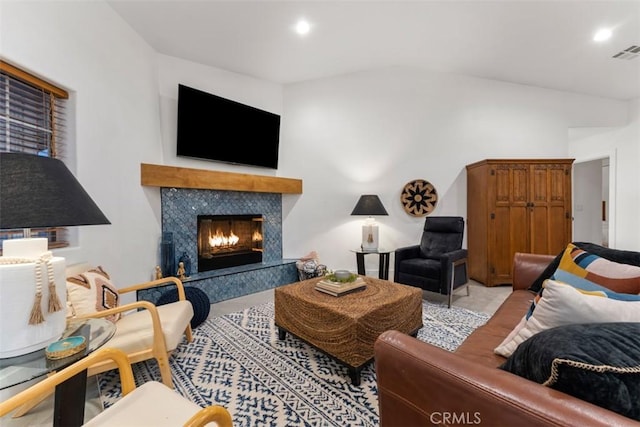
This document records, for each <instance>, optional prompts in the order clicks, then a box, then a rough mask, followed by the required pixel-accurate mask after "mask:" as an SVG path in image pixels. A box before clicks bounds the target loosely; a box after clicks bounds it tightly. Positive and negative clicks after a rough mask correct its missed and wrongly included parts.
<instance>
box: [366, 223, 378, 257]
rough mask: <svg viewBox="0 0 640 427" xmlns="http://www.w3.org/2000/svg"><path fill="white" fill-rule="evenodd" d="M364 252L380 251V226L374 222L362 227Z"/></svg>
mask: <svg viewBox="0 0 640 427" xmlns="http://www.w3.org/2000/svg"><path fill="white" fill-rule="evenodd" d="M362 250H363V251H367V252H375V251H377V250H378V224H376V223H375V222H373V221H369V222H366V223H365V224H364V225H363V226H362Z"/></svg>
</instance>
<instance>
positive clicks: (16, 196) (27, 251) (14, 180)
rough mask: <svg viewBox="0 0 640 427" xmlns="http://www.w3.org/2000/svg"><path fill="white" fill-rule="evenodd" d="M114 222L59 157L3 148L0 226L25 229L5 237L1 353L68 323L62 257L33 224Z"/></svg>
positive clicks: (36, 343) (37, 344) (38, 342)
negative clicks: (34, 234)
mask: <svg viewBox="0 0 640 427" xmlns="http://www.w3.org/2000/svg"><path fill="white" fill-rule="evenodd" d="M98 224H110V222H109V220H108V219H107V218H106V217H105V216H104V214H103V213H102V212H101V211H100V209H99V208H98V206H97V205H96V204H95V203H94V201H93V200H92V199H91V197H90V196H89V195H88V194H87V192H86V191H85V190H84V188H82V186H81V185H80V183H79V182H78V181H77V180H76V178H75V177H74V176H73V174H72V173H71V172H70V171H69V169H67V167H66V166H65V164H64V163H63V162H62V161H61V160H59V159H53V158H49V157H42V156H38V155H33V154H24V153H0V229H3V230H6V229H23V233H24V238H22V239H10V240H4V241H3V242H2V256H1V257H0V358H7V357H14V356H19V355H22V354H26V353H30V352H33V351H36V350H40V349H42V348H44V347H46V346H47V345H48V344H50V343H52V342H54V341H57V340H58V339H59V338H60V336H61V335H62V332H63V331H64V329H65V324H66V277H65V273H64V270H65V261H64V258H61V257H54V256H53V255H52V253H51V252H50V251H49V250H48V240H47V239H46V238H31V237H30V236H31V228H47V227H69V226H77V225H98Z"/></svg>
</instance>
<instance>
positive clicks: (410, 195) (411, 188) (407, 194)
mask: <svg viewBox="0 0 640 427" xmlns="http://www.w3.org/2000/svg"><path fill="white" fill-rule="evenodd" d="M400 202H401V203H402V207H404V211H405V212H406V213H408V214H409V215H413V216H426V215H429V214H430V213H431V212H433V210H434V209H435V208H436V204H437V203H438V193H437V192H436V189H435V187H434V186H433V185H432V184H431V183H430V182H429V181H425V180H424V179H415V180H413V181H410V182H408V183H407V184H406V185H405V186H404V188H403V189H402V193H401V194H400Z"/></svg>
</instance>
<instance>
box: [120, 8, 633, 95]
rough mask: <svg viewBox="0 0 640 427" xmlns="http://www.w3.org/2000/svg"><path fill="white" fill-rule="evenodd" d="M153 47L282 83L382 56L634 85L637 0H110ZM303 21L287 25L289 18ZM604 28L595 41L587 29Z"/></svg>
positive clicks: (543, 80) (604, 91) (571, 85)
mask: <svg viewBox="0 0 640 427" xmlns="http://www.w3.org/2000/svg"><path fill="white" fill-rule="evenodd" d="M108 3H109V4H110V5H111V7H112V8H113V9H114V10H115V11H116V12H117V13H118V14H119V15H120V16H122V18H123V19H124V20H125V21H127V22H128V23H129V24H130V25H131V27H132V28H133V29H134V30H135V31H136V32H137V33H139V34H140V35H141V36H142V37H143V38H144V39H145V40H146V41H147V42H148V43H149V44H150V45H151V46H152V47H153V48H154V49H155V50H156V51H158V52H160V53H162V54H166V55H170V56H175V57H179V58H183V59H186V60H189V61H194V62H197V63H201V64H205V65H210V66H214V67H217V68H222V69H225V70H229V71H233V72H237V73H242V74H245V75H249V76H254V77H257V78H260V79H265V80H269V81H273V82H277V83H282V84H289V83H295V82H300V81H304V80H309V79H318V78H325V77H329V76H334V75H339V74H343V73H349V72H355V71H362V70H368V69H376V68H384V67H395V66H401V67H404V66H406V67H420V68H423V69H428V70H433V71H440V72H447V73H455V74H462V75H468V76H475V77H481V78H488V79H494V80H500V81H504V82H511V83H518V84H525V85H531V86H538V87H544V88H549V89H557V90H562V91H569V92H577V93H582V94H588V95H596V96H602V97H608V98H616V99H622V100H626V99H632V98H637V97H640V48H639V49H638V52H636V53H635V54H634V53H627V54H624V55H622V56H624V58H621V57H618V58H614V56H615V55H616V54H618V53H619V52H623V51H625V50H626V49H628V48H630V47H632V46H636V47H639V46H640V1H635V0H634V1H577V0H574V1H571V0H566V1H542V0H541V1H518V0H512V1H481V0H476V1H362V0H352V1H268V0H263V1H214V0H198V1H188V0H163V1H144V0H142V1H141V0H136V1H133V0H112V1H109V2H108ZM303 18H304V19H306V20H307V21H308V22H309V24H310V31H309V33H308V34H306V35H304V36H300V35H299V34H297V33H296V32H295V31H294V27H295V24H296V22H297V21H298V20H299V19H303ZM601 28H609V29H611V31H612V36H611V38H610V39H609V40H606V41H604V42H600V43H598V42H595V41H594V40H593V36H594V34H595V32H596V31H597V30H598V29H601Z"/></svg>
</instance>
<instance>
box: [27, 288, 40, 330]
mask: <svg viewBox="0 0 640 427" xmlns="http://www.w3.org/2000/svg"><path fill="white" fill-rule="evenodd" d="M41 302H42V292H38V293H36V300H35V301H34V302H33V307H32V308H31V316H30V317H29V324H30V325H38V324H40V323H42V322H44V315H43V314H42V307H40V303H41Z"/></svg>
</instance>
